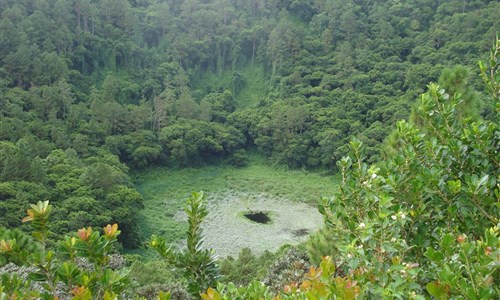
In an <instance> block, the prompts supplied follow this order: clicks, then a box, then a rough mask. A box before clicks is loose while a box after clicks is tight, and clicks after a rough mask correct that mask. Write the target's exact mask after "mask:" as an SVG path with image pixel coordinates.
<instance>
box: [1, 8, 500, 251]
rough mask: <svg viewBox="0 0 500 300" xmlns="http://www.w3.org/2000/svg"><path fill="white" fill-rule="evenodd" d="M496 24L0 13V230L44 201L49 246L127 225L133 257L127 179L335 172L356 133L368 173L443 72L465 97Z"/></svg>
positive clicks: (84, 11)
mask: <svg viewBox="0 0 500 300" xmlns="http://www.w3.org/2000/svg"><path fill="white" fill-rule="evenodd" d="M499 10H500V6H499V4H498V2H497V1H486V0H484V1H481V0H476V1H472V0H460V1H459V0H456V1H426V0H419V1H397V2H391V1H361V2H360V1H339V0H317V1H312V0H295V1H288V0H275V1H271V0H252V1H247V0H213V1H209V0H203V1H201V0H188V1H178V0H166V1H160V0H130V1H127V0H74V1H65V0H21V1H12V0H0V12H1V20H0V37H1V45H0V74H1V76H0V107H1V110H0V116H1V119H0V128H1V130H0V139H1V141H0V143H1V144H0V145H1V146H0V178H1V181H2V182H1V184H0V216H1V218H0V225H3V226H15V225H17V223H16V222H17V220H18V219H19V217H20V213H19V212H20V211H21V209H20V208H24V207H25V206H26V205H27V204H28V203H30V202H34V201H35V200H39V199H49V200H51V201H52V203H54V204H56V205H55V207H57V211H56V212H55V213H54V214H55V215H56V216H59V217H55V219H56V222H55V224H54V227H53V230H54V232H56V233H63V232H66V231H67V230H72V229H76V228H79V227H82V226H83V225H84V224H85V225H103V224H106V223H108V222H113V221H115V220H121V221H120V223H121V224H120V227H121V228H122V230H123V234H122V235H121V237H122V238H123V240H124V241H128V243H129V244H130V245H134V244H136V243H137V239H136V238H135V237H134V236H135V235H134V224H135V223H134V218H133V210H134V209H135V208H137V207H140V201H141V199H140V198H141V197H140V195H139V194H138V193H137V192H136V191H135V190H134V189H133V187H132V185H131V183H130V179H129V178H128V175H127V167H126V166H125V165H124V164H127V166H128V167H131V168H145V167H148V166H151V165H156V164H171V165H175V166H181V167H183V166H187V165H192V164H199V163H202V162H206V161H213V160H220V159H221V158H229V159H230V162H232V163H234V164H236V165H242V164H244V163H245V150H248V149H249V148H257V149H258V150H259V151H260V152H261V153H263V154H264V155H266V156H267V157H268V158H269V160H270V162H272V163H275V164H279V165H285V166H288V167H324V168H328V169H330V168H333V166H334V164H335V162H336V161H337V160H338V159H339V158H340V157H341V156H342V155H344V154H345V153H346V152H347V140H348V137H349V136H351V135H353V134H355V135H358V136H359V137H360V139H361V140H362V141H363V142H364V143H365V145H366V146H367V153H368V156H369V159H371V160H372V161H373V160H376V159H377V158H378V157H379V154H378V150H377V148H376V147H377V145H378V144H379V143H380V142H381V141H382V140H383V139H384V138H385V137H386V135H387V132H389V131H388V130H387V127H388V126H391V124H394V121H395V120H397V119H401V118H405V117H406V116H407V115H408V112H409V107H410V106H411V103H412V101H413V99H414V98H415V96H416V95H417V94H419V93H421V92H422V91H423V89H424V87H425V84H427V83H428V82H429V81H437V80H438V78H439V74H440V70H441V69H443V67H447V66H450V67H451V66H453V65H455V64H462V65H465V66H466V67H465V68H460V69H453V70H450V71H449V72H450V73H452V74H455V75H454V76H455V77H454V78H455V80H454V82H457V81H458V82H467V81H468V80H469V81H472V85H475V83H476V81H477V78H475V77H471V76H469V74H468V71H467V70H468V69H467V66H471V65H475V62H476V61H477V60H478V55H479V53H486V51H487V49H488V47H489V41H491V40H492V38H493V36H494V34H495V30H498V28H499V23H498V22H499V21H498V18H497V17H496V16H498V15H499V13H500V11H499ZM446 78H450V77H449V76H448V77H446ZM256 82H258V83H259V84H256ZM441 83H442V85H443V86H444V87H448V86H452V84H448V83H447V82H441ZM484 113H485V114H488V109H486V110H485V112H484ZM69 207H71V208H72V210H71V212H70V210H69V209H68V208H69ZM111 211H114V212H113V213H111Z"/></svg>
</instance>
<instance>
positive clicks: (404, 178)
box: [203, 38, 500, 299]
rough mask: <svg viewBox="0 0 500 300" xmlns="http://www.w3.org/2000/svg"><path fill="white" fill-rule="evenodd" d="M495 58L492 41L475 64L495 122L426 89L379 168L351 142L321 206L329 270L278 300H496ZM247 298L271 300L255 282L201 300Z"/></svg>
mask: <svg viewBox="0 0 500 300" xmlns="http://www.w3.org/2000/svg"><path fill="white" fill-rule="evenodd" d="M499 50H500V40H499V39H498V38H497V39H496V41H495V44H494V47H493V49H492V51H491V59H490V62H489V66H487V67H486V65H485V64H484V63H480V66H481V72H482V75H483V76H482V77H483V79H484V81H485V83H486V85H487V86H488V89H489V92H490V93H489V95H488V96H487V99H488V101H491V102H492V104H493V106H492V107H495V108H496V110H495V112H494V117H492V118H493V119H494V120H495V121H491V120H481V119H476V120H475V119H473V118H471V117H470V116H469V115H468V114H467V110H466V109H464V108H463V107H461V105H463V103H464V102H466V101H464V99H463V98H462V97H467V95H463V94H461V93H460V92H459V91H457V92H455V93H454V94H453V95H450V94H448V93H447V92H446V91H445V90H444V89H441V88H440V87H439V86H438V85H436V84H430V85H429V87H428V89H429V90H428V92H426V93H425V94H423V95H421V97H420V99H419V102H418V103H417V106H416V107H415V116H414V118H413V121H412V122H405V121H401V122H399V123H398V125H397V129H396V131H395V133H394V136H393V137H392V138H393V145H391V146H392V147H391V148H390V149H389V151H388V152H389V153H390V156H388V157H387V159H386V160H384V161H382V162H379V163H378V164H374V165H371V166H369V165H368V164H367V163H366V162H365V160H366V156H365V154H364V150H365V149H364V146H363V143H362V142H361V141H359V140H358V139H353V140H352V141H351V143H350V147H351V152H350V154H349V156H346V157H344V158H343V159H342V160H340V161H339V162H338V167H339V169H340V171H341V176H342V182H341V185H340V188H339V192H338V193H337V194H336V195H335V196H334V197H332V198H325V199H323V204H322V205H320V207H319V209H320V212H321V213H322V214H323V215H324V216H325V223H326V225H327V226H329V227H331V228H332V230H331V231H329V233H330V234H331V235H332V240H333V242H332V244H331V247H332V250H331V251H332V252H331V255H332V257H334V258H335V261H334V263H331V266H324V264H325V261H323V262H322V264H323V266H322V267H321V269H320V271H319V272H318V271H317V270H316V269H311V272H310V274H309V275H307V276H306V277H305V281H304V282H302V283H300V282H296V281H294V282H292V283H291V286H290V287H288V288H287V289H286V290H285V293H284V296H281V297H283V298H285V299H286V297H289V296H290V295H291V296H290V297H294V298H299V299H311V297H312V298H315V299H317V298H320V299H330V298H331V297H344V298H348V299H349V298H351V299H352V298H354V297H355V296H356V297H359V298H367V299H371V298H401V299H424V296H425V295H428V294H430V295H432V296H434V297H435V298H437V299H450V298H452V299H464V298H467V299H495V298H497V297H498V295H499V294H500V290H499V289H498V284H499V282H498V278H499V258H500V257H499V255H498V253H499V251H500V250H499V249H500V235H499V228H498V225H497V224H498V222H499V218H498V216H499V207H498V203H499V201H500V173H499V172H500V165H499V162H498V149H499V147H500V135H499V133H500V128H499V127H498V126H499V125H498V122H496V120H498V115H499V114H500V109H499V108H500V106H499V105H498V104H499V102H500V99H499V98H498V83H499V79H500V78H499V77H498V76H499V73H498V65H499V58H500V54H499ZM457 90H458V89H457ZM465 100H467V99H465ZM468 100H470V99H468ZM335 268H336V269H335ZM330 269H335V270H334V271H330ZM323 272H325V274H328V276H326V278H325V279H324V281H325V282H324V283H323V282H321V283H315V284H313V285H312V287H311V286H310V285H309V283H308V282H309V279H310V278H311V277H313V278H315V276H314V274H316V273H317V274H322V273H323ZM317 277H321V275H318V276H317ZM304 283H305V284H304ZM286 292H288V293H286ZM248 293H257V295H258V296H259V297H262V298H268V299H270V298H271V297H272V296H271V295H270V290H269V288H268V287H266V286H260V287H259V285H257V284H256V283H253V284H251V285H249V286H246V287H242V288H240V289H235V288H234V286H231V285H224V286H219V287H218V289H217V290H212V289H210V290H207V292H206V293H205V294H204V295H203V297H204V298H205V299H220V298H222V299H233V298H241V299H243V298H244V297H245V295H248ZM290 293H291V294H290ZM427 293H428V294H427ZM271 294H272V293H271Z"/></svg>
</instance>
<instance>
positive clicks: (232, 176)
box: [133, 158, 338, 241]
mask: <svg viewBox="0 0 500 300" xmlns="http://www.w3.org/2000/svg"><path fill="white" fill-rule="evenodd" d="M133 176H134V177H135V181H136V185H137V189H138V190H139V192H141V194H142V195H143V196H144V209H143V210H142V211H140V212H138V214H139V226H140V228H141V234H142V236H143V238H144V239H147V238H149V237H150V236H151V234H157V235H162V236H164V237H165V238H167V239H168V240H170V241H176V240H179V239H182V238H184V232H185V230H186V228H187V227H186V226H187V225H186V222H182V221H179V220H182V215H181V214H179V211H181V210H182V208H183V205H184V203H185V199H186V198H187V197H188V196H189V194H190V192H191V191H200V190H203V191H204V192H205V193H206V194H207V196H209V195H210V193H220V192H223V191H235V192H240V193H247V194H254V193H255V194H267V195H269V196H272V197H279V198H282V199H287V201H298V202H305V203H309V204H315V203H317V201H318V199H319V198H320V197H321V195H332V194H333V193H334V190H335V188H336V186H337V181H338V180H337V178H336V177H331V176H321V175H320V174H319V173H316V172H310V171H304V170H292V171H286V170H280V169H276V168H273V167H271V166H268V165H266V164H264V163H262V162H261V161H260V160H259V159H255V158H254V159H251V161H250V164H249V165H248V166H247V167H244V168H234V167H231V166H227V165H218V166H204V167H200V168H185V169H169V168H154V169H150V170H147V171H143V172H140V173H136V174H133Z"/></svg>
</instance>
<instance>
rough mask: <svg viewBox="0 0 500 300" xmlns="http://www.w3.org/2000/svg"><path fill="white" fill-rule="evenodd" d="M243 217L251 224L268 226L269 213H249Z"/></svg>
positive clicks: (269, 220)
mask: <svg viewBox="0 0 500 300" xmlns="http://www.w3.org/2000/svg"><path fill="white" fill-rule="evenodd" d="M243 216H244V217H245V218H247V219H249V220H250V221H252V222H255V223H259V224H268V223H269V222H271V218H270V217H269V213H267V212H264V211H250V212H246V213H244V214H243Z"/></svg>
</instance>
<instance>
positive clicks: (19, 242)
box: [0, 201, 128, 300]
mask: <svg viewBox="0 0 500 300" xmlns="http://www.w3.org/2000/svg"><path fill="white" fill-rule="evenodd" d="M51 212H52V206H51V205H49V202H48V201H44V202H41V201H39V202H38V204H37V205H31V208H30V209H28V211H27V213H28V216H27V217H25V218H24V219H23V222H31V227H32V229H33V237H35V239H36V240H37V242H34V241H31V242H29V243H26V242H24V241H25V240H26V237H23V236H19V235H18V236H12V235H9V236H5V234H4V235H3V236H2V237H1V238H2V239H1V240H0V257H1V258H2V260H3V261H4V262H12V263H15V264H17V265H20V266H22V265H26V266H31V268H30V269H28V270H29V271H28V273H29V276H28V280H26V278H23V277H21V276H20V274H16V273H15V272H13V273H12V274H3V275H2V277H1V278H0V297H1V298H2V299H4V298H7V299H17V298H20V299H56V298H59V297H69V296H70V297H71V299H82V300H83V299H95V298H99V299H109V300H111V299H116V298H117V296H118V295H119V294H120V293H121V292H122V291H124V290H125V288H126V287H127V286H128V274H127V273H124V272H121V271H115V270H113V269H112V268H111V266H110V264H111V263H112V259H113V258H112V256H111V253H112V250H113V249H114V248H115V244H116V241H117V236H118V235H119V234H120V230H118V225H117V224H113V225H111V224H108V225H107V226H106V227H104V228H103V233H102V234H101V233H100V232H97V231H94V230H92V227H87V228H81V229H80V230H78V233H76V234H74V235H71V236H67V237H66V238H65V239H64V241H62V242H60V243H59V245H58V246H57V250H58V251H57V253H56V252H54V249H49V248H47V247H46V238H47V234H48V224H49V215H50V214H51ZM5 238H7V240H6V239H5ZM35 249H36V250H35ZM34 250H35V251H34ZM34 282H41V283H42V284H41V285H40V287H39V289H38V290H37V289H35V288H34Z"/></svg>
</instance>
